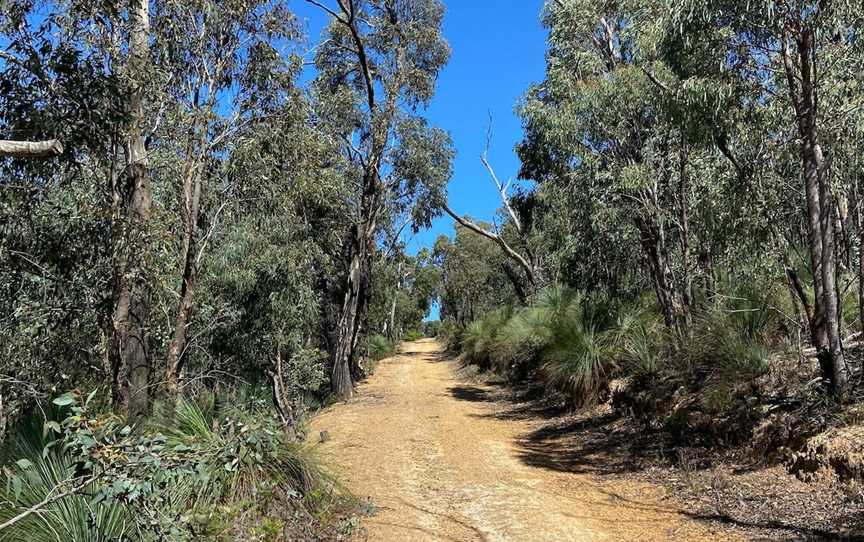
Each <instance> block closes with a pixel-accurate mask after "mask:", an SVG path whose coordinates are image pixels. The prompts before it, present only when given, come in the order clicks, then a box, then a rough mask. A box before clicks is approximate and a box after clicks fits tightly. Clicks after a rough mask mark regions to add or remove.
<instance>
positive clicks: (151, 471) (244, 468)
mask: <svg viewBox="0 0 864 542" xmlns="http://www.w3.org/2000/svg"><path fill="white" fill-rule="evenodd" d="M91 399H92V397H90V398H88V399H85V400H82V399H81V398H79V397H78V396H76V395H73V394H67V395H65V396H63V397H61V398H59V399H57V400H56V401H55V402H57V404H58V405H61V406H64V407H68V411H67V415H66V417H65V419H64V420H63V421H62V422H57V421H51V422H48V423H47V424H46V425H45V430H44V431H43V432H42V433H41V435H42V440H39V441H37V440H35V439H33V438H32V437H31V438H30V441H29V442H30V443H29V444H27V445H26V446H23V445H21V444H15V445H10V446H9V447H7V449H6V451H5V453H4V458H5V459H4V464H5V465H6V467H5V468H4V470H3V474H2V478H3V480H2V481H3V482H4V483H2V484H0V487H3V488H5V489H3V490H2V494H0V498H2V499H3V501H4V506H3V507H2V508H0V518H3V519H8V518H11V517H14V516H15V515H16V514H19V513H21V512H22V511H24V510H26V509H28V508H29V507H30V506H33V504H34V503H38V502H41V501H43V500H44V499H45V498H46V497H48V496H50V495H51V494H56V493H57V492H62V491H65V490H70V489H72V488H74V489H75V490H74V491H73V492H72V494H71V495H69V496H66V497H64V498H62V499H58V500H57V501H55V502H53V503H50V504H49V506H48V507H46V509H45V511H44V513H38V514H31V515H29V516H28V517H26V518H25V519H23V520H22V521H20V522H18V523H16V524H15V525H13V526H12V527H10V528H8V529H5V530H4V531H0V540H43V539H44V540H56V539H57V536H58V534H57V533H65V534H64V536H63V537H62V538H63V539H69V540H122V539H128V538H124V536H127V535H128V534H129V533H134V535H135V539H141V540H164V539H168V540H191V539H193V538H194V539H200V538H198V537H200V536H209V535H213V536H216V535H219V536H221V535H223V534H225V533H226V532H227V531H231V532H232V533H235V534H237V536H236V537H239V538H240V539H243V538H244V537H245V536H246V535H240V534H239V533H241V532H242V533H245V532H251V531H250V529H252V528H253V527H254V526H255V525H257V524H259V523H261V521H262V520H263V519H264V518H267V517H271V518H274V519H276V520H279V521H282V520H286V521H287V520H290V519H291V518H295V519H296V518H297V517H298V514H299V515H302V516H305V517H306V518H307V519H306V520H304V523H306V524H307V525H312V524H314V523H315V520H314V515H315V514H318V513H320V512H323V511H325V510H326V509H327V508H328V507H329V506H330V505H332V504H334V503H335V502H336V501H337V499H338V493H337V492H336V491H335V490H334V484H333V483H332V481H330V480H329V478H328V477H327V476H325V475H324V474H323V472H322V471H321V469H320V468H319V466H318V462H317V460H316V459H315V457H314V456H313V455H312V454H311V452H310V450H309V448H307V447H306V446H304V445H302V444H300V443H297V442H295V441H293V440H292V439H290V438H289V437H288V436H287V435H286V434H285V433H284V431H282V430H281V428H280V427H279V425H278V423H277V422H276V421H275V420H274V418H273V416H272V415H270V414H269V413H268V412H267V411H266V410H265V408H264V403H263V401H257V402H256V401H255V400H252V401H250V402H247V403H246V404H244V405H242V406H238V405H237V404H235V402H233V401H227V400H224V399H223V400H219V401H216V400H215V396H209V397H207V396H205V397H203V398H202V400H201V401H195V402H193V401H186V400H181V401H179V402H178V403H177V404H176V405H173V406H171V407H170V408H169V407H168V406H167V405H161V406H160V407H159V411H160V412H159V413H158V414H156V415H155V416H154V418H153V419H151V420H149V421H147V422H146V423H144V424H142V425H141V426H139V427H137V428H134V429H133V428H131V427H129V426H127V425H125V424H124V423H123V422H122V420H121V419H119V418H117V417H116V416H113V415H111V414H99V413H98V412H97V411H95V410H94V409H93V408H92V406H91V404H90V403H91ZM31 434H32V433H31ZM13 457H14V458H16V459H14V460H13V459H11V458H13ZM70 480H73V481H70ZM82 482H84V483H83V485H82ZM76 484H78V485H76ZM238 529H239V530H238ZM76 533H83V534H80V536H78V535H76ZM193 533H194V536H193ZM236 537H235V538H236Z"/></svg>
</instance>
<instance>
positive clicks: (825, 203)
mask: <svg viewBox="0 0 864 542" xmlns="http://www.w3.org/2000/svg"><path fill="white" fill-rule="evenodd" d="M794 41H795V43H796V46H797V59H798V64H799V70H800V71H799V73H798V74H796V72H795V67H794V65H793V62H792V58H791V55H790V53H789V40H788V36H787V35H785V34H784V36H783V43H782V51H781V53H782V56H783V63H784V68H785V71H786V78H787V84H788V87H789V96H790V99H791V101H792V106H793V110H794V112H795V116H796V121H797V122H796V124H797V128H798V136H799V138H800V139H801V145H800V152H801V161H802V168H803V170H804V189H805V193H806V197H807V219H808V220H807V225H808V228H809V231H808V248H809V252H810V261H811V265H812V267H813V286H814V291H815V294H816V295H815V300H814V310H813V319H812V321H811V325H810V329H811V334H812V336H813V337H812V338H813V343H814V346H815V347H816V351H817V357H818V359H819V364H820V366H821V369H822V373H823V376H824V377H825V378H826V379H827V380H829V381H830V383H831V388H832V390H833V392H834V394H835V395H836V396H837V397H838V398H841V399H842V397H843V395H844V393H845V389H846V385H847V382H848V378H849V377H848V370H847V368H846V360H845V358H844V355H843V344H842V340H841V337H840V319H839V295H838V291H837V284H836V278H837V277H836V275H837V270H836V254H835V251H834V248H835V247H834V218H833V204H832V201H831V200H832V198H831V188H830V183H829V181H828V178H827V172H826V171H825V159H824V155H823V152H822V147H821V145H820V143H819V137H818V126H817V124H818V111H817V87H816V85H817V82H816V76H815V64H816V52H815V49H814V42H813V32H812V30H811V29H810V28H808V27H806V26H805V25H803V24H802V22H801V21H798V23H797V25H796V34H795V40H794Z"/></svg>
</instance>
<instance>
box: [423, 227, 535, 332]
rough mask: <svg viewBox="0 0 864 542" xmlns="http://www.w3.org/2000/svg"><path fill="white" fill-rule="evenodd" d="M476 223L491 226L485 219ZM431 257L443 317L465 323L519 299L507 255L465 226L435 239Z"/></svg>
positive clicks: (463, 324)
mask: <svg viewBox="0 0 864 542" xmlns="http://www.w3.org/2000/svg"><path fill="white" fill-rule="evenodd" d="M477 225H478V226H479V227H481V228H483V229H490V228H491V225H490V224H487V223H484V222H477ZM432 260H433V262H434V263H435V265H436V266H437V267H438V269H439V271H438V275H439V281H440V282H439V285H438V292H437V294H438V295H437V297H438V301H439V305H440V311H441V320H442V321H444V320H450V321H453V322H456V323H457V324H459V325H461V326H463V327H464V326H467V325H468V324H470V323H471V322H473V321H474V320H475V319H478V318H480V317H482V316H483V315H485V314H486V313H487V312H489V311H492V310H495V309H497V308H499V307H502V306H506V305H511V304H514V303H515V302H516V301H517V300H518V297H519V296H518V295H517V292H516V290H515V288H514V283H513V282H512V281H511V280H510V277H508V274H507V271H506V268H507V265H508V258H507V256H506V255H505V254H504V253H503V252H502V251H501V250H500V247H499V246H498V245H497V244H496V243H495V242H494V241H492V240H490V239H488V238H486V237H484V236H480V235H477V234H476V233H475V232H473V231H471V230H469V229H468V228H466V227H464V226H461V225H457V226H456V234H455V236H454V238H453V239H452V240H451V239H450V238H449V237H446V236H443V235H442V236H440V237H439V238H438V239H437V240H436V241H435V245H434V248H433V251H432Z"/></svg>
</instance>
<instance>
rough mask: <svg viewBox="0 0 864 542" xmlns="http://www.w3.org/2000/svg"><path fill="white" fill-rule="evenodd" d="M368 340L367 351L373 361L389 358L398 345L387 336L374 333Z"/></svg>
mask: <svg viewBox="0 0 864 542" xmlns="http://www.w3.org/2000/svg"><path fill="white" fill-rule="evenodd" d="M368 341H369V344H368V346H367V351H368V355H369V358H370V359H372V360H373V361H380V360H382V359H385V358H389V357H390V356H392V355H394V354H395V353H396V345H395V344H393V343H392V342H390V340H389V339H387V337H384V336H382V335H372V336H371V337H369V340H368Z"/></svg>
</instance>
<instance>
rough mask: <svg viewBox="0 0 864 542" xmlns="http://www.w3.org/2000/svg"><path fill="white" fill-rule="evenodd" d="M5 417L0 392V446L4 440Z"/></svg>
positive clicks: (0, 393)
mask: <svg viewBox="0 0 864 542" xmlns="http://www.w3.org/2000/svg"><path fill="white" fill-rule="evenodd" d="M7 423H8V422H7V417H6V408H5V405H4V404H3V393H2V392H0V444H3V442H4V441H5V440H6V425H7Z"/></svg>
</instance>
